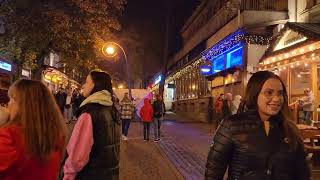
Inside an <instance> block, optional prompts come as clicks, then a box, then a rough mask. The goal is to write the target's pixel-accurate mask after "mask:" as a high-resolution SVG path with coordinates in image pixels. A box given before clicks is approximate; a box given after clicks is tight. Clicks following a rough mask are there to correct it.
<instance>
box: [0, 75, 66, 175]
mask: <svg viewBox="0 0 320 180" xmlns="http://www.w3.org/2000/svg"><path fill="white" fill-rule="evenodd" d="M9 97H10V101H9V103H8V109H9V113H10V116H9V119H8V121H7V123H5V124H3V125H1V126H0V179H1V180H18V179H23V180H35V179H46V180H56V179H57V178H58V174H59V167H60V162H61V160H62V158H63V154H64V152H65V150H64V146H65V138H66V124H65V121H64V119H63V116H62V114H61V112H60V110H59V107H58V105H57V104H56V102H55V99H54V97H53V95H52V93H51V92H50V90H49V89H48V88H47V87H46V86H45V85H44V84H43V83H42V82H40V81H34V80H26V79H23V80H19V81H17V82H15V83H14V84H13V85H12V86H11V87H10V89H9Z"/></svg>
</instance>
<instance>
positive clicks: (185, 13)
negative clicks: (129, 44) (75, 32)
mask: <svg viewBox="0 0 320 180" xmlns="http://www.w3.org/2000/svg"><path fill="white" fill-rule="evenodd" d="M168 2H169V6H167V8H166V5H165V0H157V1H156V0H128V1H127V5H126V7H125V10H124V14H123V17H122V18H121V23H122V32H121V33H120V36H126V31H131V32H132V31H133V32H135V33H136V34H137V38H138V39H139V40H138V41H139V42H140V43H141V44H142V47H141V48H139V49H141V51H143V53H144V55H143V57H142V59H139V60H140V61H138V60H135V59H130V60H131V61H136V62H137V63H141V65H142V73H141V79H142V80H143V81H146V80H148V79H150V78H151V77H152V76H153V75H155V73H157V72H159V71H160V70H161V67H163V65H164V62H163V60H164V55H163V54H164V42H165V17H166V13H167V11H166V9H168V8H169V9H170V11H169V12H170V16H169V17H170V23H169V24H170V28H169V29H170V32H169V56H170V55H172V54H174V53H175V52H177V51H178V50H179V49H180V48H181V45H182V41H181V38H180V35H179V31H180V29H181V27H182V26H183V24H184V22H185V21H186V20H187V19H188V17H189V16H190V15H191V14H192V11H193V10H194V9H195V8H196V7H197V5H198V4H199V3H200V1H199V0H171V1H170V0H168ZM129 53H135V52H134V51H131V52H129ZM130 55H133V54H129V57H130ZM130 60H129V61H130ZM115 66H116V67H114V68H115V69H117V70H116V71H118V72H120V74H122V73H125V72H124V68H123V67H124V66H123V64H122V63H117V64H116V65H115Z"/></svg>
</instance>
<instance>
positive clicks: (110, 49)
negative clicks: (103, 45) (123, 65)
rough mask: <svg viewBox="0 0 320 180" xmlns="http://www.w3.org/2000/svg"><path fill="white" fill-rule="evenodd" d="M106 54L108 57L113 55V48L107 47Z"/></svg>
mask: <svg viewBox="0 0 320 180" xmlns="http://www.w3.org/2000/svg"><path fill="white" fill-rule="evenodd" d="M106 52H107V54H109V55H113V54H114V48H113V47H112V46H109V47H107V49H106Z"/></svg>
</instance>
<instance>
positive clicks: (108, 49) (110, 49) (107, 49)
mask: <svg viewBox="0 0 320 180" xmlns="http://www.w3.org/2000/svg"><path fill="white" fill-rule="evenodd" d="M114 46H117V47H118V48H119V49H121V51H122V53H123V56H124V59H125V61H126V74H127V84H128V90H129V97H130V99H131V98H132V93H131V85H130V78H129V64H128V59H127V54H126V52H125V51H124V49H123V47H122V46H120V44H118V43H116V42H112V41H111V42H107V43H106V44H105V45H104V46H103V47H102V53H103V54H104V55H106V54H105V53H107V55H109V56H111V57H114V56H116V51H115V48H114Z"/></svg>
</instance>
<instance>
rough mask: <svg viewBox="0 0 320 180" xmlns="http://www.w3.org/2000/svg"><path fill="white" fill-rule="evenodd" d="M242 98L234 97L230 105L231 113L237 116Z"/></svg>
mask: <svg viewBox="0 0 320 180" xmlns="http://www.w3.org/2000/svg"><path fill="white" fill-rule="evenodd" d="M241 99H242V97H241V96H240V95H235V96H234V99H233V100H232V104H231V113H232V114H237V112H238V109H239V106H240V103H241Z"/></svg>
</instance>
